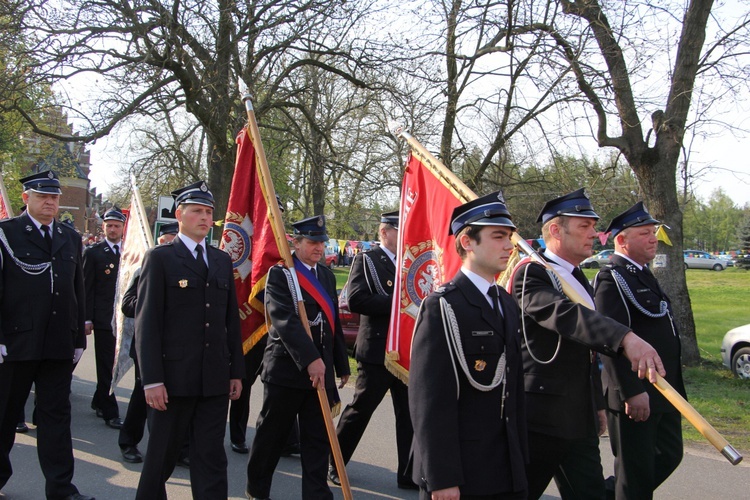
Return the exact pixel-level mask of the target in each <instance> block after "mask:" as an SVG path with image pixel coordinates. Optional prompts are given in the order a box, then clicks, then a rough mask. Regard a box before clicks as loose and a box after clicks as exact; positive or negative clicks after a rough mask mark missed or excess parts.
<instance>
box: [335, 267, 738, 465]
mask: <svg viewBox="0 0 750 500" xmlns="http://www.w3.org/2000/svg"><path fill="white" fill-rule="evenodd" d="M333 272H334V274H335V275H336V287H337V288H341V287H343V286H344V284H345V283H346V279H347V277H348V276H349V268H348V267H337V268H335V269H334V270H333ZM596 272H597V270H596V269H585V270H584V273H585V274H586V277H587V278H589V279H593V277H594V276H595V275H596ZM686 273H687V284H688V291H689V292H690V300H691V304H692V307H693V315H694V317H695V328H696V332H697V337H698V348H699V349H700V352H701V357H702V358H703V362H702V363H701V366H697V367H686V368H685V369H684V372H683V375H684V378H685V385H686V386H687V394H688V400H689V401H690V403H691V404H692V405H693V407H695V409H696V410H698V412H699V413H700V414H701V415H703V417H704V418H705V419H706V420H707V421H708V422H709V423H710V424H711V425H712V426H714V427H715V428H716V430H717V431H719V432H720V433H721V434H722V435H723V436H724V437H725V438H726V439H727V440H728V441H729V443H730V444H731V445H732V446H734V447H735V448H736V449H737V450H738V451H739V452H740V453H741V454H743V455H744V456H746V457H750V380H739V379H737V378H735V377H734V376H733V375H732V373H731V372H730V371H729V370H728V369H727V368H725V367H724V366H722V364H721V352H720V349H721V340H722V339H723V338H724V334H725V333H726V332H727V331H729V330H731V329H732V328H735V327H737V326H740V325H744V324H747V323H750V271H743V270H740V269H736V268H729V269H727V270H726V271H720V272H717V271H709V270H702V269H688V270H687V271H686ZM349 365H350V367H351V370H352V377H355V376H356V373H357V369H356V368H357V363H356V362H355V361H354V360H353V359H351V358H350V360H349ZM353 382H354V380H353V378H352V382H350V383H353ZM682 428H683V437H684V439H685V442H686V443H689V444H691V445H693V446H701V447H703V446H706V447H709V448H710V447H711V446H710V445H709V444H708V441H707V440H706V439H705V438H704V437H703V436H701V435H700V433H699V432H698V431H697V430H695V428H694V427H693V426H692V425H691V424H690V423H688V422H687V420H685V419H683V424H682ZM711 449H713V448H711Z"/></svg>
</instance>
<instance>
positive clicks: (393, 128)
mask: <svg viewBox="0 0 750 500" xmlns="http://www.w3.org/2000/svg"><path fill="white" fill-rule="evenodd" d="M388 131H389V132H390V133H391V134H393V135H395V136H396V137H403V138H404V139H408V138H409V137H411V135H409V133H408V132H407V131H406V130H404V127H403V126H402V125H401V124H400V123H399V122H397V121H395V120H388Z"/></svg>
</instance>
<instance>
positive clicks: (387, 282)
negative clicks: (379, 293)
mask: <svg viewBox="0 0 750 500" xmlns="http://www.w3.org/2000/svg"><path fill="white" fill-rule="evenodd" d="M385 284H386V285H388V286H393V281H391V280H388V281H386V282H385Z"/></svg>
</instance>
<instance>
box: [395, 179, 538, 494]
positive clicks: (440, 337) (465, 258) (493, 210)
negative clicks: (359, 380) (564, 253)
mask: <svg viewBox="0 0 750 500" xmlns="http://www.w3.org/2000/svg"><path fill="white" fill-rule="evenodd" d="M515 228H516V227H515V225H513V222H511V219H510V213H509V212H508V210H507V208H506V207H505V202H504V200H503V198H502V195H501V193H500V192H496V193H491V194H488V195H486V196H483V197H481V198H477V199H476V200H473V201H470V202H469V203H466V204H464V205H461V206H459V207H456V208H455V209H454V210H453V214H452V216H451V222H450V229H449V233H450V234H453V235H455V237H456V251H457V252H458V255H459V256H460V257H461V261H462V262H463V264H462V266H461V270H460V271H458V272H457V273H456V275H455V276H454V277H453V279H452V280H451V281H450V282H449V283H448V284H446V285H445V286H443V287H440V288H438V289H437V290H436V291H435V292H433V293H431V294H430V295H428V296H427V297H426V298H425V300H424V302H423V303H422V306H421V308H420V311H419V315H418V316H417V322H416V325H415V327H414V339H413V341H412V355H411V367H410V370H409V408H410V410H411V418H412V422H413V423H414V443H413V453H414V471H413V478H414V481H416V482H417V483H418V484H419V486H420V498H422V499H424V500H426V499H429V498H433V499H438V498H439V499H458V498H459V497H460V498H462V499H467V498H468V499H488V500H489V499H495V500H501V499H503V500H504V499H524V498H526V477H525V474H524V463H525V462H526V459H527V455H528V453H527V449H526V421H525V418H524V404H523V371H522V367H521V341H520V338H519V336H518V309H517V308H516V305H515V304H514V303H513V300H512V299H511V298H510V296H509V295H508V294H507V293H506V292H505V291H504V290H502V289H501V288H500V287H498V286H497V284H496V283H495V278H496V276H497V275H498V274H499V273H500V272H502V271H503V270H505V268H506V266H507V264H508V258H509V256H510V253H511V251H512V250H513V243H511V240H510V237H511V235H512V234H513V231H514V230H515Z"/></svg>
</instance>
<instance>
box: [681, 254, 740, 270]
mask: <svg viewBox="0 0 750 500" xmlns="http://www.w3.org/2000/svg"><path fill="white" fill-rule="evenodd" d="M684 255H685V269H713V270H714V271H723V270H724V269H726V268H727V267H729V262H728V261H727V260H726V259H719V258H716V257H714V256H713V255H711V254H710V253H708V252H702V251H700V250H685V252H684Z"/></svg>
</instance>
